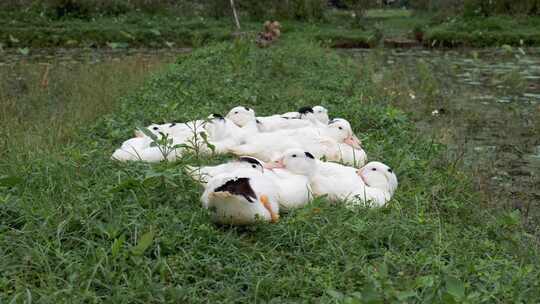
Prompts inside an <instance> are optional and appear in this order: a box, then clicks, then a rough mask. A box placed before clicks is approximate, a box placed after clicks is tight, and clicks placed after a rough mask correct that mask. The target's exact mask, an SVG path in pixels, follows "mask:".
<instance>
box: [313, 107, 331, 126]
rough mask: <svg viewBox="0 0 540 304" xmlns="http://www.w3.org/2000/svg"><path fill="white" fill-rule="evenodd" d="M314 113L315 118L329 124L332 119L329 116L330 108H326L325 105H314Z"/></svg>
mask: <svg viewBox="0 0 540 304" xmlns="http://www.w3.org/2000/svg"><path fill="white" fill-rule="evenodd" d="M313 115H314V116H315V119H317V120H318V121H320V122H321V123H323V124H325V125H327V124H328V121H329V120H330V119H329V118H328V109H326V108H325V107H323V106H314V107H313Z"/></svg>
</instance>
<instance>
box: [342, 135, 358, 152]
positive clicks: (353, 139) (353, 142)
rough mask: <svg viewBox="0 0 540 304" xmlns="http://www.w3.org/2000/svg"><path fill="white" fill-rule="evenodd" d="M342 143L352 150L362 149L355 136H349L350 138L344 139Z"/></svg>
mask: <svg viewBox="0 0 540 304" xmlns="http://www.w3.org/2000/svg"><path fill="white" fill-rule="evenodd" d="M344 143H346V144H347V145H349V146H351V147H353V148H356V149H362V146H361V145H362V142H361V141H360V139H358V137H356V136H355V135H351V136H349V137H347V138H345V140H344Z"/></svg>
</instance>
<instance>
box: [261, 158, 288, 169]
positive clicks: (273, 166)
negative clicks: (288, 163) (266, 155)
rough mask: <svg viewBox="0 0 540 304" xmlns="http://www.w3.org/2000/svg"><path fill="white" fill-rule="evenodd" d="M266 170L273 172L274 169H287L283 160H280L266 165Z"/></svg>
mask: <svg viewBox="0 0 540 304" xmlns="http://www.w3.org/2000/svg"><path fill="white" fill-rule="evenodd" d="M264 168H265V169H268V170H272V169H276V168H279V169H283V168H285V164H284V163H283V158H281V159H278V160H276V161H273V162H269V163H265V164H264Z"/></svg>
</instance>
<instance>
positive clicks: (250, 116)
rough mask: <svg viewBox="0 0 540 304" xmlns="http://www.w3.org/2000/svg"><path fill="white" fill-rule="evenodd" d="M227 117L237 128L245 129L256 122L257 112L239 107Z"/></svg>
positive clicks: (233, 109) (232, 110)
mask: <svg viewBox="0 0 540 304" xmlns="http://www.w3.org/2000/svg"><path fill="white" fill-rule="evenodd" d="M226 117H227V118H228V119H230V120H231V121H232V122H233V123H234V124H236V125H237V126H239V127H243V126H245V125H247V124H248V123H250V122H252V121H255V111H254V110H253V109H250V108H248V107H242V106H238V107H234V108H232V109H231V110H230V111H229V113H228V114H227V116H226Z"/></svg>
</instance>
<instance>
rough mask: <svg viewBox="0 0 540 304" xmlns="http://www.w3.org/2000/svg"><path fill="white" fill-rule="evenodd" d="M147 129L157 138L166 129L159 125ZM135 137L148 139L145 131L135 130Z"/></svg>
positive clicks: (152, 125)
mask: <svg viewBox="0 0 540 304" xmlns="http://www.w3.org/2000/svg"><path fill="white" fill-rule="evenodd" d="M146 129H147V130H148V131H150V132H152V133H153V134H154V135H156V136H160V133H164V128H163V126H162V125H158V124H151V125H149V126H148V127H146ZM135 137H146V134H144V132H143V131H141V130H139V129H137V130H135Z"/></svg>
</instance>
